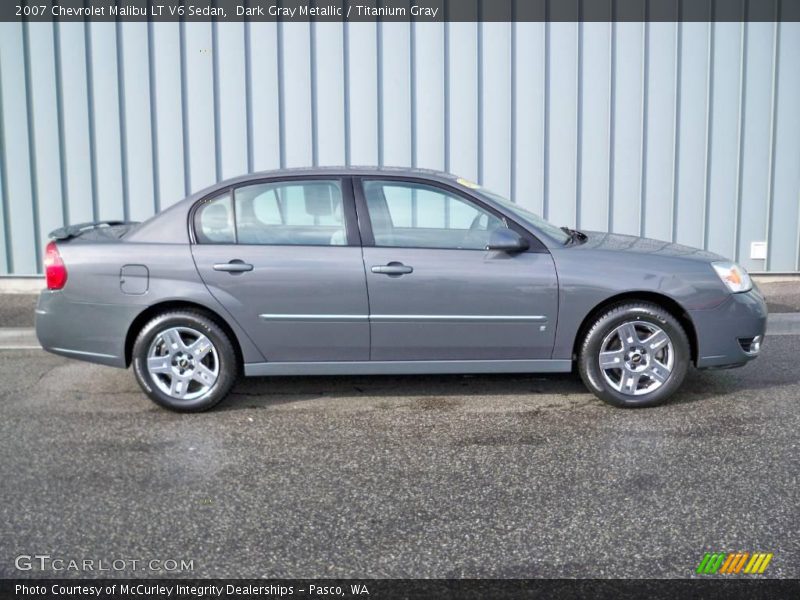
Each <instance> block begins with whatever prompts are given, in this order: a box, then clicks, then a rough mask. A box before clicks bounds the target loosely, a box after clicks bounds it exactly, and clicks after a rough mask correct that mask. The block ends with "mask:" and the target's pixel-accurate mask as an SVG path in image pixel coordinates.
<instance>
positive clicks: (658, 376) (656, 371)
mask: <svg viewBox="0 0 800 600" xmlns="http://www.w3.org/2000/svg"><path fill="white" fill-rule="evenodd" d="M642 374H643V375H647V377H649V378H650V379H652V380H653V381H657V382H658V383H659V384H662V383H664V382H665V381H667V379H668V378H669V371H668V370H666V369H661V368H659V367H658V366H653V367H650V368H649V369H647V370H646V371H643V373H642Z"/></svg>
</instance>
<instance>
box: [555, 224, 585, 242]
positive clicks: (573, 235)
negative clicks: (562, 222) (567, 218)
mask: <svg viewBox="0 0 800 600" xmlns="http://www.w3.org/2000/svg"><path fill="white" fill-rule="evenodd" d="M561 231H563V232H564V233H566V234H567V235H568V236H569V239H568V240H567V241H566V242H564V243H565V244H573V243H575V242H581V243H583V242H585V241H586V239H587V237H586V234H585V233H581V232H580V231H578V230H577V229H570V228H569V227H561Z"/></svg>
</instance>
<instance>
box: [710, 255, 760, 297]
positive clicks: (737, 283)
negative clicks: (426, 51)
mask: <svg viewBox="0 0 800 600" xmlns="http://www.w3.org/2000/svg"><path fill="white" fill-rule="evenodd" d="M711 266H712V267H714V270H715V271H716V272H717V275H719V278H720V279H721V280H722V283H724V284H725V285H726V286H727V287H728V289H729V290H730V291H732V292H733V293H734V294H735V293H736V292H749V291H750V290H751V289H753V282H752V281H750V275H748V274H747V271H745V270H744V267H740V266H739V265H737V264H736V263H732V262H715V263H711Z"/></svg>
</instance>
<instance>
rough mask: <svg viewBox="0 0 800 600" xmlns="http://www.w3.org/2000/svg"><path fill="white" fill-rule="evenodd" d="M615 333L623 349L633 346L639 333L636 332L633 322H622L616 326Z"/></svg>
mask: <svg viewBox="0 0 800 600" xmlns="http://www.w3.org/2000/svg"><path fill="white" fill-rule="evenodd" d="M617 333H618V334H619V339H620V340H622V346H623V347H624V348H625V349H628V348H631V347H633V346H634V345H635V344H636V343H637V342H638V341H639V334H638V333H636V327H635V326H634V324H633V323H624V324H622V325H620V326H619V327H617Z"/></svg>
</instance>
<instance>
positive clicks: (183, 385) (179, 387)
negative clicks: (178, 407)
mask: <svg viewBox="0 0 800 600" xmlns="http://www.w3.org/2000/svg"><path fill="white" fill-rule="evenodd" d="M188 389H189V380H188V379H186V378H185V377H179V376H177V375H173V376H172V381H171V382H170V385H169V395H170V396H172V397H173V398H183V397H184V396H185V395H186V392H187V391H188Z"/></svg>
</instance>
